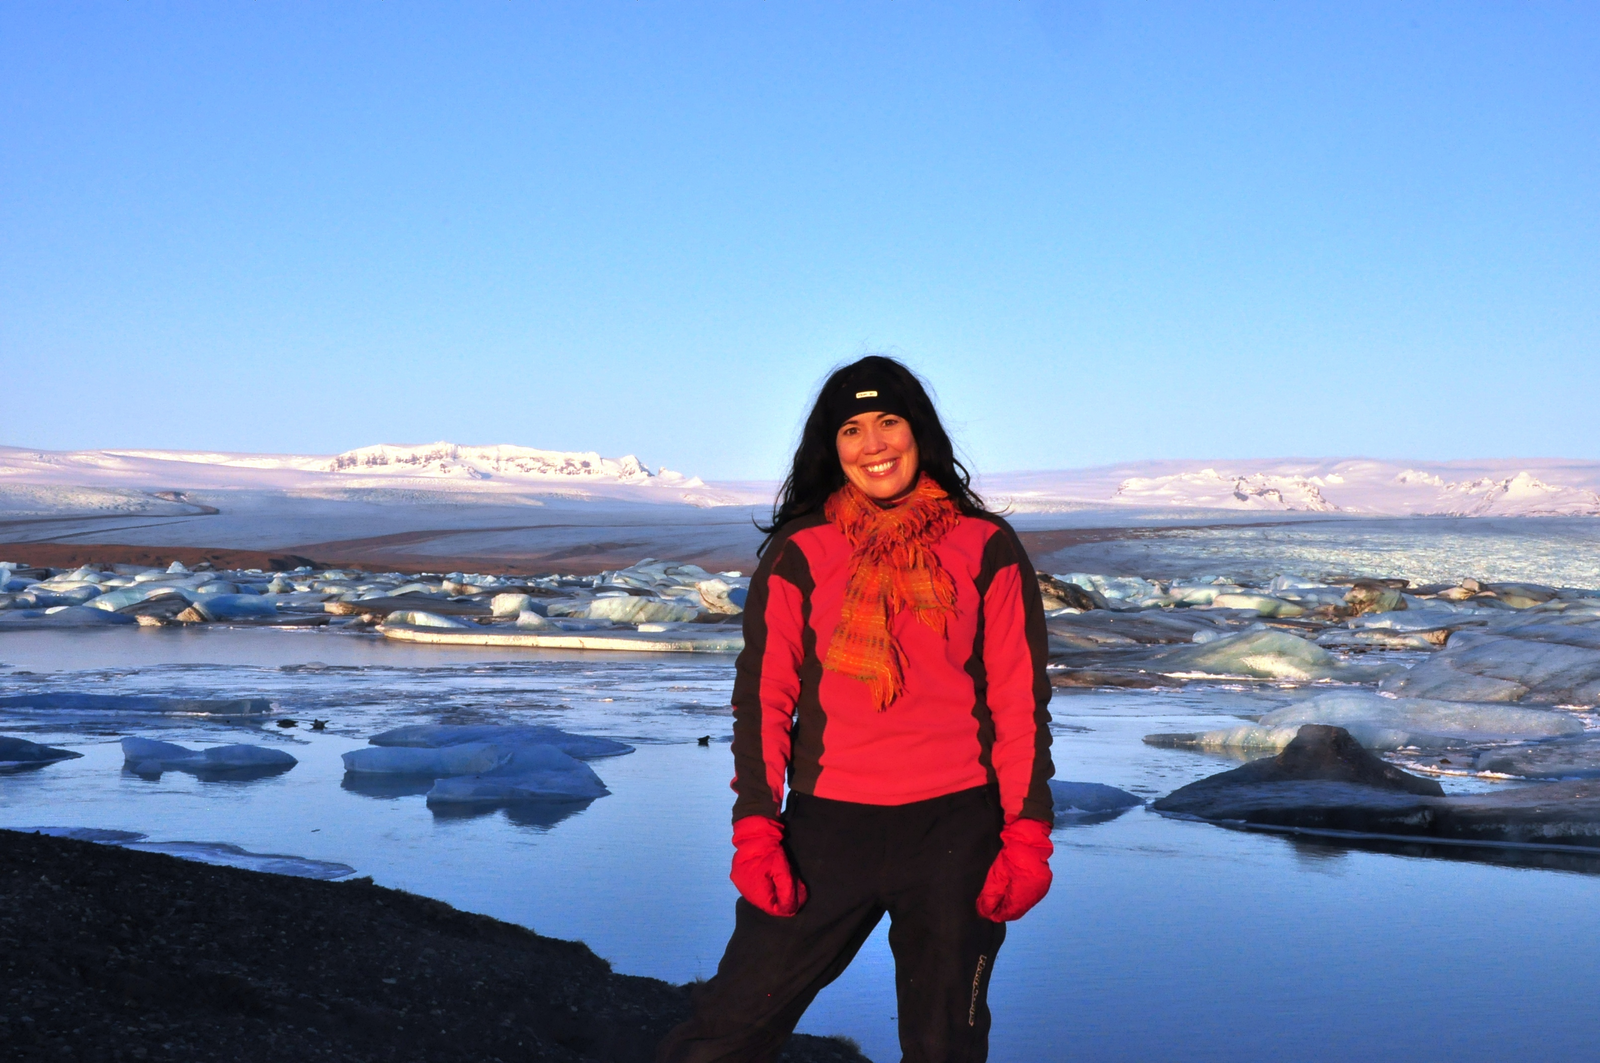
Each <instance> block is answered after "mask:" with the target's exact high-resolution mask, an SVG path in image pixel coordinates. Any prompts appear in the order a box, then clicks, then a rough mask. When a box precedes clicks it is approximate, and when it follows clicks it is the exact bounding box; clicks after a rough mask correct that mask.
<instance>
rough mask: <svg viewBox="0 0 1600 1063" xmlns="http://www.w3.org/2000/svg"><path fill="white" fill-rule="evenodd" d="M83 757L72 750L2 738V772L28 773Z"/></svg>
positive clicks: (0, 766)
mask: <svg viewBox="0 0 1600 1063" xmlns="http://www.w3.org/2000/svg"><path fill="white" fill-rule="evenodd" d="M81 756H83V754H82V753H74V752H73V751H72V750H70V749H58V748H56V747H55V746H42V745H40V744H39V743H37V742H30V741H28V740H27V739H26V738H5V737H0V772H13V771H27V770H28V769H30V768H42V767H44V766H45V765H46V764H54V763H55V762H56V761H58V760H74V759H76V758H78V757H81Z"/></svg>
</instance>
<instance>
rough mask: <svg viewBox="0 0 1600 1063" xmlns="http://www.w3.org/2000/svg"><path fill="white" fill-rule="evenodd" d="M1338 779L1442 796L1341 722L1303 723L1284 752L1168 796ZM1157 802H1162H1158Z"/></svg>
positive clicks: (1440, 790)
mask: <svg viewBox="0 0 1600 1063" xmlns="http://www.w3.org/2000/svg"><path fill="white" fill-rule="evenodd" d="M1311 781H1318V782H1340V783H1353V784H1355V785H1358V786H1370V787H1373V788H1375V789H1378V790H1388V791H1393V792H1395V793H1405V794H1420V795H1423V796H1427V797H1443V796H1444V789H1443V788H1442V787H1441V786H1440V785H1439V784H1438V783H1436V782H1434V781H1433V780H1432V779H1423V778H1419V777H1417V776H1415V775H1410V774H1407V773H1406V772H1403V771H1401V770H1400V769H1399V768H1397V767H1395V766H1394V765H1393V764H1390V763H1388V762H1386V761H1384V760H1382V759H1381V758H1379V757H1378V756H1376V755H1375V754H1373V753H1371V752H1370V751H1368V750H1366V749H1363V748H1362V747H1361V744H1360V743H1358V742H1357V741H1356V740H1355V739H1354V738H1352V737H1350V732H1349V731H1346V730H1345V729H1344V728H1343V727H1329V726H1326V725H1324V724H1320V723H1308V724H1306V725H1304V726H1303V727H1301V728H1300V730H1299V732H1298V733H1296V735H1295V737H1294V741H1292V742H1290V743H1289V744H1288V745H1287V746H1285V747H1284V749H1283V752H1282V753H1279V754H1278V755H1277V756H1275V757H1268V758H1266V759H1265V760H1254V761H1251V762H1250V763H1249V764H1246V765H1244V766H1243V767H1238V768H1234V769H1233V770H1232V771H1225V772H1223V773H1222V774H1221V775H1213V776H1211V778H1209V779H1201V780H1200V781H1199V782H1197V783H1191V784H1190V785H1188V786H1185V787H1184V788H1183V789H1182V790H1179V791H1177V793H1174V794H1173V795H1172V796H1171V797H1168V798H1163V801H1170V800H1172V799H1173V798H1176V797H1177V796H1178V794H1183V793H1189V792H1191V791H1204V790H1208V789H1214V788H1217V787H1222V788H1232V787H1236V786H1251V785H1256V784H1260V783H1281V782H1311ZM1156 807H1157V808H1158V809H1159V808H1161V807H1162V802H1161V801H1157V802H1156Z"/></svg>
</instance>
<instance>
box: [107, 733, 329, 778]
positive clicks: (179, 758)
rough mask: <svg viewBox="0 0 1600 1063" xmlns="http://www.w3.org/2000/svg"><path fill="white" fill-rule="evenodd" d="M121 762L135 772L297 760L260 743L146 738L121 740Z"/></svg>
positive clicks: (229, 768)
mask: <svg viewBox="0 0 1600 1063" xmlns="http://www.w3.org/2000/svg"><path fill="white" fill-rule="evenodd" d="M122 756H123V766H124V767H126V768H128V769H130V770H131V771H133V772H135V773H136V774H139V775H157V774H160V773H161V772H163V771H189V772H197V773H202V774H203V773H218V774H221V773H226V772H255V771H263V772H271V771H287V770H289V769H290V768H292V767H294V766H295V765H296V764H298V763H300V762H299V761H298V760H296V759H295V758H294V757H293V756H291V755H290V754H288V753H285V752H284V751H283V750H281V749H268V748H266V747H264V746H249V745H226V746H212V747H211V748H209V749H189V748H188V747H186V746H180V745H177V744H176V743H173V742H157V741H154V740H152V739H149V738H124V739H123V740H122Z"/></svg>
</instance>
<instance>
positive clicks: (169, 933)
mask: <svg viewBox="0 0 1600 1063" xmlns="http://www.w3.org/2000/svg"><path fill="white" fill-rule="evenodd" d="M687 1012H688V992H687V987H683V986H672V985H668V984H667V983H665V982H661V981H657V980H656V979H653V978H636V977H630V976H628V975H619V974H616V973H614V972H613V971H612V970H611V969H610V967H609V965H607V964H606V962H605V961H604V960H602V959H600V958H599V957H597V956H596V955H595V954H594V953H592V952H591V951H589V949H588V947H587V946H585V945H583V944H581V943H579V942H573V941H560V940H557V939H555V938H547V937H541V936H539V935H537V934H535V933H533V932H532V931H530V930H527V929H524V928H522V927H519V926H514V925H511V924H509V923H502V922H499V921H498V920H495V919H490V918H488V917H487V916H481V915H471V914H468V913H466V912H460V911H457V910H456V909H454V908H451V907H450V906H449V905H446V904H443V903H441V902H439V901H434V900H430V899H428V898H425V897H418V896H416V895H414V894H409V893H403V892H400V891H398V890H390V889H384V888H382V887H378V886H374V885H372V883H371V881H370V880H367V879H362V880H357V881H353V882H319V881H313V880H308V879H297V878H286V877H283V876H279V875H266V874H260V873H258V872H253V871H241V870H238V869H235V868H227V867H209V866H206V865H203V864H196V863H192V862H188V861H182V860H178V859H175V858H173V857H170V856H166V855H163V854H157V853H142V852H135V851H131V850H126V849H119V848H115V847H112V846H104V845H94V844H91V843H88V842H78V841H71V840H67V839H60V838H49V837H44V836H41V835H37V834H22V833H18V832H15V831H0V1058H4V1059H18V1060H28V1059H51V1060H75V1059H76V1060H108V1061H118V1060H130V1061H135V1060H136V1061H168V1060H171V1061H189V1060H218V1061H234V1060H239V1061H248V1063H254V1061H268V1060H272V1061H277V1060H282V1061H300V1060H349V1061H361V1063H366V1061H391V1060H392V1061H412V1060H416V1061H424V1060H438V1061H457V1060H459V1061H467V1060H471V1061H474V1063H493V1061H495V1060H500V1061H503V1063H513V1061H521V1060H562V1061H577V1060H605V1061H616V1063H632V1061H640V1063H643V1061H646V1060H649V1059H650V1058H651V1056H652V1052H653V1048H654V1045H655V1043H656V1041H657V1040H658V1039H659V1038H660V1037H661V1035H662V1034H664V1033H665V1032H666V1031H667V1030H668V1029H669V1028H671V1027H672V1026H673V1025H674V1024H675V1023H677V1022H678V1021H680V1020H681V1019H682V1018H683V1017H684V1016H685V1015H686V1014H687ZM783 1058H784V1059H786V1060H790V1061H793V1063H802V1061H803V1063H860V1061H863V1060H864V1059H865V1057H863V1056H862V1055H861V1054H860V1053H859V1052H857V1051H855V1050H854V1049H853V1048H852V1047H851V1046H850V1045H849V1044H848V1043H846V1042H844V1041H840V1040H836V1039H832V1038H826V1039H825V1038H816V1037H806V1036H803V1035H799V1036H796V1037H795V1038H794V1039H793V1040H792V1041H791V1042H790V1044H789V1047H788V1048H787V1050H786V1052H785V1055H784V1057H783Z"/></svg>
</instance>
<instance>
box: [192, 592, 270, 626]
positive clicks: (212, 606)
mask: <svg viewBox="0 0 1600 1063" xmlns="http://www.w3.org/2000/svg"><path fill="white" fill-rule="evenodd" d="M190 608H192V609H194V610H196V611H197V612H199V613H200V615H201V616H203V617H205V618H206V619H207V620H249V619H252V618H254V617H263V616H277V615H278V606H277V604H276V603H275V602H274V601H273V600H272V599H271V598H267V597H263V596H262V595H259V594H212V595H196V596H195V597H194V598H193V599H192V600H191V603H190Z"/></svg>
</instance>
